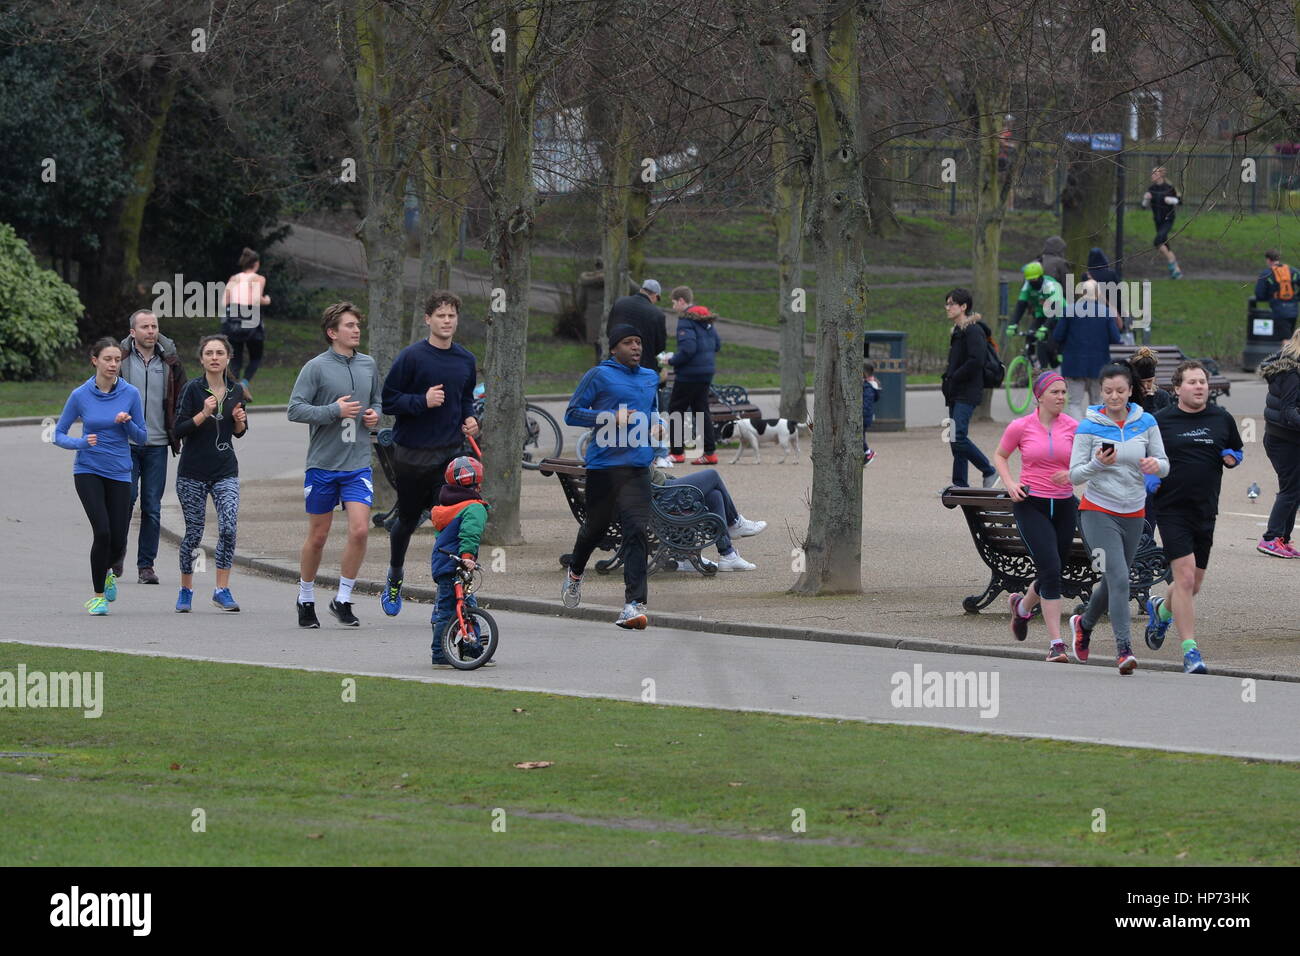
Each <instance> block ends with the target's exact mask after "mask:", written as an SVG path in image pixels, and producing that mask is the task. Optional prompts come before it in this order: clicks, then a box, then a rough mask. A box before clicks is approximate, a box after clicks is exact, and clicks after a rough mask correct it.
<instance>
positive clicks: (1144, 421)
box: [1070, 402, 1169, 514]
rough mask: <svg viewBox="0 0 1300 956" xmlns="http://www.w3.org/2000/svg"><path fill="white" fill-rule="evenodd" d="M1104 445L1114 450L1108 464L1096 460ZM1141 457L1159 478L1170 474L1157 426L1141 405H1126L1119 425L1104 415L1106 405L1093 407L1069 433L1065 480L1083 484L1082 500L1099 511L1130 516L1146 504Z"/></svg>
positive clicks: (1163, 444) (1144, 477)
mask: <svg viewBox="0 0 1300 956" xmlns="http://www.w3.org/2000/svg"><path fill="white" fill-rule="evenodd" d="M1106 442H1110V443H1112V444H1113V445H1114V446H1115V456H1116V457H1115V464H1113V465H1103V464H1102V463H1101V462H1099V461H1098V460H1097V452H1098V451H1100V450H1101V446H1102V445H1103V444H1104V443H1106ZM1143 458H1154V459H1156V461H1158V462H1159V464H1160V468H1159V470H1158V471H1157V473H1156V474H1157V476H1158V477H1160V478H1163V477H1165V476H1166V475H1168V474H1169V458H1168V457H1167V456H1166V455H1165V443H1164V439H1162V438H1161V437H1160V426H1158V425H1157V424H1156V420H1155V418H1154V417H1153V416H1152V415H1151V414H1150V413H1148V412H1145V411H1143V410H1142V406H1141V405H1135V404H1134V403H1132V402H1129V404H1128V417H1127V418H1126V419H1125V420H1124V424H1123V425H1116V424H1115V423H1114V422H1113V421H1112V420H1111V418H1110V416H1108V415H1107V414H1106V406H1105V405H1093V406H1090V407H1089V408H1088V411H1087V413H1086V414H1085V415H1084V416H1083V421H1082V422H1080V423H1079V429H1078V431H1076V432H1075V433H1074V447H1073V448H1072V449H1071V451H1070V481H1071V482H1072V483H1073V484H1076V485H1081V484H1083V483H1084V482H1085V481H1086V482H1087V483H1088V488H1087V491H1086V496H1087V498H1088V500H1089V501H1090V502H1092V503H1093V504H1095V505H1097V506H1098V507H1099V508H1105V509H1106V510H1107V511H1114V512H1116V513H1117V514H1132V513H1133V512H1135V511H1141V510H1142V508H1143V507H1144V506H1145V505H1146V499H1147V491H1146V476H1145V475H1144V474H1143V473H1142V464H1141V462H1142V459H1143Z"/></svg>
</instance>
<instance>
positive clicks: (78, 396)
mask: <svg viewBox="0 0 1300 956" xmlns="http://www.w3.org/2000/svg"><path fill="white" fill-rule="evenodd" d="M90 364H91V365H92V366H93V367H94V369H95V374H94V375H92V376H91V377H90V378H89V379H87V380H86V381H85V382H84V383H82V384H81V385H78V386H77V387H76V388H75V389H73V390H72V394H71V395H69V396H68V401H67V403H66V404H65V405H64V406H63V414H62V415H60V416H59V423H58V425H57V426H55V429H54V443H55V444H56V445H58V446H59V447H60V448H67V449H70V450H72V451H75V452H76V453H77V458H76V460H75V461H74V462H73V465H72V481H73V484H74V485H75V486H76V489H77V497H79V498H80V499H81V506H82V507H83V508H84V509H85V511H86V517H87V518H88V519H90V527H91V530H92V531H93V532H94V536H95V537H94V542H93V543H92V544H91V548H90V582H91V589H92V590H93V591H94V594H95V596H94V597H92V598H91V599H90V600H89V601H87V602H86V610H88V611H89V612H90V613H91V614H96V615H100V614H107V613H108V602H109V601H115V600H117V579H116V577H114V575H113V560H114V559H115V558H116V557H117V556H118V555H119V554H121V553H122V552H123V551H125V550H126V529H127V525H128V523H129V522H130V520H131V446H130V444H129V443H128V438H129V439H130V440H132V441H134V442H136V443H137V444H140V445H143V444H144V443H145V442H146V441H147V440H148V437H149V436H148V434H147V433H146V430H145V427H144V407H143V404H142V403H141V401H140V392H139V390H137V389H136V387H135V386H134V385H132V384H131V383H130V382H124V381H122V379H120V378H119V377H118V372H119V370H120V369H121V367H122V350H121V348H119V347H118V344H117V342H116V341H114V340H113V339H109V338H104V339H100V340H99V341H98V342H96V343H95V344H94V345H93V346H92V347H91V349H90ZM78 419H80V420H81V437H80V438H73V437H72V436H71V435H69V434H68V429H69V428H71V427H72V424H73V422H75V421H77V420H78Z"/></svg>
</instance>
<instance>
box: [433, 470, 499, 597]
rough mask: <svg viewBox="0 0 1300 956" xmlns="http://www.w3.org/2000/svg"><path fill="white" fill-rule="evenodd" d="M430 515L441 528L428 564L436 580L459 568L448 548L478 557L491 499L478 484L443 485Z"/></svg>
mask: <svg viewBox="0 0 1300 956" xmlns="http://www.w3.org/2000/svg"><path fill="white" fill-rule="evenodd" d="M458 499H459V500H458ZM429 519H430V521H432V523H433V528H434V530H435V531H437V532H438V539H437V541H435V542H434V545H433V559H432V560H431V561H430V565H429V570H430V572H431V574H432V577H433V579H434V580H435V581H436V580H437V579H438V578H440V577H444V576H446V575H449V574H451V573H452V572H453V571H455V570H456V566H455V565H454V564H453V563H452V559H451V555H449V554H447V553H446V552H448V551H451V552H453V553H455V554H458V555H460V556H461V557H462V558H463V557H466V556H468V557H472V558H475V559H477V558H478V545H479V541H480V540H481V539H482V537H483V528H484V527H485V526H486V525H487V519H488V503H487V502H486V501H484V500H483V499H482V498H481V497H480V496H479V491H478V489H477V488H474V489H469V488H457V487H455V486H452V485H443V486H442V489H441V490H440V491H439V492H438V503H437V505H435V506H434V508H433V510H432V511H431V512H430V513H429Z"/></svg>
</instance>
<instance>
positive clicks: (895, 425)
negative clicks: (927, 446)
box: [862, 331, 907, 432]
mask: <svg viewBox="0 0 1300 956" xmlns="http://www.w3.org/2000/svg"><path fill="white" fill-rule="evenodd" d="M863 339H864V344H863V347H862V352H863V356H864V357H865V358H868V359H870V360H871V361H872V363H873V364H874V365H875V366H876V378H878V379H879V380H880V394H879V395H878V396H876V420H875V422H874V424H872V426H871V430H872V431H879V432H901V431H906V430H907V333H906V332H887V331H875V332H867V333H866V334H865V335H864V336H863Z"/></svg>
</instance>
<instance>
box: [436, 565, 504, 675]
mask: <svg viewBox="0 0 1300 956" xmlns="http://www.w3.org/2000/svg"><path fill="white" fill-rule="evenodd" d="M443 554H446V555H448V556H450V558H451V559H452V562H453V563H454V564H455V565H456V583H455V591H456V615H455V617H453V618H452V619H451V620H450V621H448V622H447V626H446V627H445V628H443V631H442V635H441V642H442V653H443V655H444V656H445V657H446V658H447V663H449V664H450V665H451V666H452V667H454V668H456V669H457V670H462V671H472V670H474V669H475V668H477V667H482V666H483V665H484V664H486V663H487V662H488V661H490V660H492V655H493V654H495V653H496V651H497V644H498V642H499V641H500V639H501V632H500V629H499V628H498V627H497V622H496V619H495V618H493V617H492V615H491V614H489V613H488V612H487V611H485V610H483V609H482V608H481V607H479V606H477V605H476V604H471V603H469V601H468V600H467V599H468V598H469V596H470V595H471V594H473V593H475V592H476V591H477V590H478V588H479V585H480V584H481V583H482V582H483V569H482V568H480V567H479V566H478V565H477V564H475V565H474V568H473V569H472V570H471V569H470V568H468V567H466V566H465V561H464V560H463V559H462V558H461V557H460V555H458V554H455V553H454V552H451V551H446V550H443Z"/></svg>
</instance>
